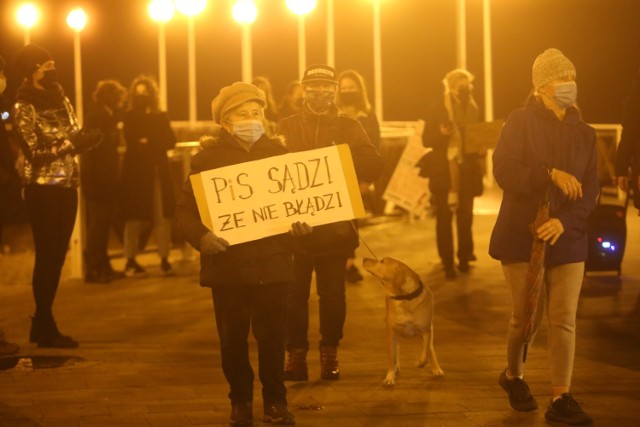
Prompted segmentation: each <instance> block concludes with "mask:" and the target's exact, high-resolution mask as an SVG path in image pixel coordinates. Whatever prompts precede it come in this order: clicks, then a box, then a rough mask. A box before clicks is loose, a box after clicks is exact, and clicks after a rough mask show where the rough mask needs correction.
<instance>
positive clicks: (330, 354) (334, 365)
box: [320, 344, 340, 380]
mask: <svg viewBox="0 0 640 427" xmlns="http://www.w3.org/2000/svg"><path fill="white" fill-rule="evenodd" d="M337 357H338V347H331V346H328V345H322V344H320V378H322V379H323V380H337V379H340V369H338V359H337Z"/></svg>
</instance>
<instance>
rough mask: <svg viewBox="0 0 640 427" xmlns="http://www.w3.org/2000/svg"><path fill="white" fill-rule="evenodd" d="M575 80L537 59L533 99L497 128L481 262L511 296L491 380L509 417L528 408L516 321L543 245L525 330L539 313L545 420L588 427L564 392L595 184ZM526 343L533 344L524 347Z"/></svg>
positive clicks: (562, 66)
mask: <svg viewBox="0 0 640 427" xmlns="http://www.w3.org/2000/svg"><path fill="white" fill-rule="evenodd" d="M575 78H576V68H575V66H574V65H573V63H572V62H571V61H570V60H569V59H568V58H567V57H566V56H564V55H563V54H562V52H560V51H559V50H558V49H547V50H545V51H544V52H543V53H541V54H540V55H539V56H538V57H537V58H536V60H535V62H534V63H533V68H532V81H533V93H532V95H531V97H530V98H529V100H528V102H527V104H526V105H525V106H524V107H523V108H520V109H518V110H516V111H514V112H513V113H511V115H510V116H509V118H508V119H507V121H506V123H505V126H504V128H503V130H502V133H501V135H500V139H499V140H498V144H497V146H496V149H495V152H494V154H493V164H494V169H493V173H494V176H495V178H496V182H497V183H498V185H500V187H501V188H502V189H503V190H504V193H503V200H502V204H501V206H500V212H499V213H498V219H497V221H496V224H495V227H494V229H493V233H492V236H491V242H490V245H489V254H490V255H491V256H492V257H493V258H495V259H497V260H500V262H501V263H502V268H503V270H504V275H505V278H506V281H507V283H508V285H509V287H510V289H511V296H512V304H513V308H512V313H511V320H510V322H509V328H508V332H507V368H506V369H505V370H504V371H503V372H502V374H501V375H500V378H499V384H500V386H501V387H502V388H503V389H504V390H505V391H506V392H507V394H508V395H509V403H510V404H511V407H512V408H513V409H515V410H517V411H534V410H536V409H537V408H538V404H537V403H536V401H535V399H534V398H533V396H532V395H531V392H530V391H529V386H528V385H527V383H526V382H525V381H524V378H523V376H524V368H525V366H524V359H525V355H526V353H525V340H524V321H523V318H524V311H525V304H526V301H527V299H528V298H529V296H528V286H527V282H528V280H527V276H528V270H529V264H530V259H531V253H532V252H533V251H532V243H533V241H534V239H536V240H538V241H544V242H546V243H545V246H546V248H545V252H546V254H545V257H544V264H543V268H544V273H543V274H544V277H543V285H544V291H543V292H542V294H541V296H540V300H539V301H540V305H539V306H538V311H537V316H536V322H535V325H534V331H535V329H536V328H537V327H538V325H539V323H540V320H541V319H542V316H543V314H544V313H546V315H547V320H548V325H549V332H548V347H549V361H550V365H551V366H550V368H551V369H550V370H551V400H550V401H549V404H548V407H547V411H546V413H545V418H546V419H547V420H549V421H557V422H564V423H567V424H571V425H585V424H590V423H591V422H592V420H591V417H590V416H589V415H587V414H586V413H585V412H584V411H583V410H582V408H581V407H580V404H578V402H576V401H575V400H574V399H573V397H572V396H571V394H570V393H569V389H570V386H571V377H572V373H573V360H574V354H575V337H576V311H577V307H578V297H579V296H580V289H581V286H582V279H583V275H584V262H585V260H586V258H587V250H588V246H587V233H586V220H587V217H588V216H589V214H590V212H591V211H592V210H593V208H594V207H595V205H596V198H597V196H598V191H599V185H598V176H597V152H596V145H595V130H594V129H593V128H592V127H590V126H588V125H587V124H586V123H585V122H584V121H582V118H581V116H580V112H579V111H578V109H577V108H576V106H575V103H576V98H577V85H576V81H575ZM545 201H548V202H549V219H548V220H546V221H541V222H542V225H538V226H537V228H536V227H532V226H531V224H533V223H534V220H535V219H536V214H537V212H538V207H539V206H541V203H543V202H545ZM544 306H546V308H544ZM534 334H535V332H534ZM534 336H535V335H534ZM530 341H531V343H533V338H531V340H530Z"/></svg>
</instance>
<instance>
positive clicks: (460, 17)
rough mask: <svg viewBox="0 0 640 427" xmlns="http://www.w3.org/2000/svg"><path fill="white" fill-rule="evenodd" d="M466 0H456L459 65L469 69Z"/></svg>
mask: <svg viewBox="0 0 640 427" xmlns="http://www.w3.org/2000/svg"><path fill="white" fill-rule="evenodd" d="M465 2H466V0H456V18H457V19H456V24H457V25H456V33H457V37H456V42H457V49H456V51H457V52H456V53H457V63H458V64H457V67H458V68H463V69H465V70H466V69H467V7H466V4H465Z"/></svg>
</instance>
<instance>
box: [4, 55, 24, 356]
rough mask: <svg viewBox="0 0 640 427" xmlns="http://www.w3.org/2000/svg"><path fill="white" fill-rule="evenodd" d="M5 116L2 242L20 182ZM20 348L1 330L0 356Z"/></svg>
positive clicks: (5, 79)
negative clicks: (5, 224) (3, 232)
mask: <svg viewBox="0 0 640 427" xmlns="http://www.w3.org/2000/svg"><path fill="white" fill-rule="evenodd" d="M5 66H6V62H5V60H4V58H3V57H2V56H0V95H2V93H3V92H4V90H5V89H6V87H7V78H6V77H5V75H4V68H5ZM4 112H5V109H4V100H3V99H2V98H1V97H0V114H2V113H4ZM4 120H5V118H4V116H2V117H0V206H2V209H1V210H0V241H2V228H3V226H4V220H5V215H6V212H7V211H8V210H9V209H7V206H8V205H10V204H12V201H14V200H16V197H19V196H18V195H19V194H20V192H19V191H16V189H17V188H19V184H18V185H14V184H16V183H19V182H20V177H19V176H18V174H17V172H16V169H15V167H14V155H13V151H12V150H11V146H10V145H9V135H8V133H7V129H6V128H5V123H4ZM18 350H19V347H18V346H17V345H16V344H13V343H10V342H7V341H6V340H5V337H4V331H3V330H2V328H0V356H6V355H8V354H14V353H17V352H18Z"/></svg>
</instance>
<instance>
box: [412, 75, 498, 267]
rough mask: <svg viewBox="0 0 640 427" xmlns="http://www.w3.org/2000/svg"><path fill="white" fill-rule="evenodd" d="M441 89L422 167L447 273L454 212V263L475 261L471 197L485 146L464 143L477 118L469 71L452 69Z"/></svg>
mask: <svg viewBox="0 0 640 427" xmlns="http://www.w3.org/2000/svg"><path fill="white" fill-rule="evenodd" d="M442 82H443V85H444V95H443V96H442V98H441V99H440V100H439V101H438V102H436V103H435V104H434V105H433V107H432V108H431V112H430V113H429V114H428V115H427V119H426V120H425V129H424V133H423V144H424V146H425V147H428V148H432V149H433V151H431V152H430V153H428V154H427V156H426V157H425V161H427V162H428V164H427V165H425V167H424V169H425V170H426V172H427V177H428V178H429V190H430V191H431V193H432V195H433V199H432V200H433V202H434V205H435V212H436V240H437V244H438V254H439V255H440V259H441V260H442V265H443V267H444V270H445V275H446V277H447V278H448V279H453V278H455V277H456V276H457V274H456V270H455V268H454V247H453V246H454V245H453V228H452V220H453V213H454V211H455V214H456V228H457V237H458V253H457V255H458V261H459V263H458V268H459V270H460V271H461V272H463V273H466V272H468V271H469V262H470V261H475V259H476V256H475V254H474V251H473V232H472V226H473V201H474V198H475V197H477V196H480V195H481V194H482V190H483V188H482V163H481V162H482V159H484V157H485V155H486V153H485V152H472V151H471V150H468V149H467V147H466V132H465V131H466V127H467V126H468V125H470V124H473V123H477V122H478V120H479V111H478V105H477V104H476V101H475V100H474V99H473V96H472V89H473V85H472V83H473V75H472V74H471V73H469V72H468V71H467V70H463V69H455V70H452V71H450V72H449V73H447V75H446V76H445V78H444V80H443V81H442Z"/></svg>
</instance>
